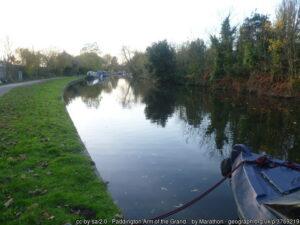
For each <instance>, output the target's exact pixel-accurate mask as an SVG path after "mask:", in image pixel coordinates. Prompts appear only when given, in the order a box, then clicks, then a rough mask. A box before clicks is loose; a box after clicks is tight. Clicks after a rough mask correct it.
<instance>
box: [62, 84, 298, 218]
mask: <svg viewBox="0 0 300 225" xmlns="http://www.w3.org/2000/svg"><path fill="white" fill-rule="evenodd" d="M65 101H66V103H67V108H68V111H69V113H70V115H71V118H72V119H73V122H74V124H75V126H76V127H77V130H78V132H79V134H80V136H81V138H82V139H83V141H84V142H85V144H86V147H87V149H88V151H89V152H90V154H91V155H92V158H93V159H94V161H95V162H96V165H97V168H98V169H99V171H100V173H101V175H102V176H103V178H104V179H106V180H108V181H109V182H110V186H109V190H110V191H111V193H112V195H113V197H114V199H115V200H116V201H118V204H119V206H120V207H121V208H122V209H123V210H124V213H125V215H126V216H127V217H130V218H143V217H149V216H150V215H154V214H156V213H158V212H160V211H164V210H168V209H170V207H171V208H172V207H175V206H176V205H179V204H180V203H182V202H184V201H186V200H189V199H191V198H192V197H194V196H195V194H197V191H196V190H199V191H202V190H203V189H205V188H206V187H208V186H209V185H210V184H212V183H213V182H214V181H215V180H216V179H217V178H218V176H220V174H219V163H220V161H221V160H222V158H224V157H226V156H227V155H228V153H229V152H230V149H231V146H232V144H235V143H245V144H248V145H250V146H252V147H253V148H254V149H259V150H261V151H265V152H267V153H269V154H272V155H274V156H275V157H279V158H284V159H290V160H292V161H297V162H299V161H300V146H299V141H300V126H299V124H300V104H299V102H297V101H295V100H283V99H270V98H261V97H255V96H235V95H233V94H230V93H215V94H213V95H212V94H208V93H207V92H206V91H205V90H202V89H201V88H197V87H193V88H192V87H179V86H177V87H174V86H173V87H159V86H158V87H157V86H155V85H153V84H152V83H150V82H148V81H142V82H134V81H128V80H124V79H117V78H112V79H109V80H105V81H104V82H103V83H102V84H96V85H92V86H89V85H87V84H86V83H85V82H81V83H78V84H77V85H74V86H72V87H70V88H69V89H68V90H67V92H66V93H65ZM220 201H223V202H224V204H226V208H224V207H222V205H220V204H218V202H220ZM176 217H178V218H223V219H224V218H231V219H232V218H233V219H235V218H236V211H235V205H234V202H233V199H232V195H231V191H230V188H229V187H228V186H223V187H221V188H220V189H219V190H218V191H217V192H216V193H214V194H212V195H211V196H209V197H208V198H206V199H205V200H204V202H202V203H199V204H197V205H196V206H194V207H193V208H192V209H191V210H187V211H184V212H182V213H181V214H179V215H177V216H176Z"/></svg>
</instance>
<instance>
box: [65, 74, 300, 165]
mask: <svg viewBox="0 0 300 225" xmlns="http://www.w3.org/2000/svg"><path fill="white" fill-rule="evenodd" d="M114 90H118V96H117V97H118V98H119V102H120V104H121V105H122V107H124V108H131V107H132V106H133V105H135V104H145V109H144V113H145V117H146V119H148V120H150V121H151V122H152V123H155V124H157V125H159V126H161V127H165V126H166V125H167V123H168V119H169V118H170V117H172V116H175V115H176V116H178V118H179V120H180V121H181V122H182V123H183V124H184V126H183V129H184V131H183V133H184V135H186V137H187V141H188V140H189V139H191V138H195V137H200V139H203V138H204V136H212V137H214V141H215V146H216V148H217V149H219V152H220V154H222V151H223V148H224V144H225V143H229V144H235V143H245V144H247V145H249V146H251V147H252V148H253V149H259V150H263V151H265V152H267V153H269V154H271V155H274V156H275V157H280V158H283V159H290V160H293V161H298V162H299V161H300V144H299V141H300V125H299V124H300V104H299V101H297V100H283V99H274V98H263V97H257V96H249V95H247V96H236V95H234V94H230V93H224V92H216V91H215V92H214V93H213V94H211V92H209V93H208V92H207V91H206V90H204V89H202V88H200V87H182V86H163V87H160V86H155V85H153V83H151V82H149V81H146V80H143V81H140V82H137V81H131V80H125V79H118V78H111V79H108V80H105V81H104V82H102V83H98V84H95V85H87V83H86V82H84V81H82V82H80V83H78V84H76V85H73V86H71V87H70V88H68V90H67V91H66V93H65V96H64V97H65V101H66V103H67V104H68V103H70V102H71V101H72V99H74V98H76V97H81V99H82V101H83V102H84V103H85V104H86V105H87V106H88V107H94V108H98V107H99V106H100V104H101V99H102V97H101V95H102V94H103V93H112V92H113V91H114ZM204 121H207V126H204ZM203 129H204V134H205V135H204V136H200V134H202V133H203ZM200 141H201V140H200Z"/></svg>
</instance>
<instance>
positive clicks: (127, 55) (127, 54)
mask: <svg viewBox="0 0 300 225" xmlns="http://www.w3.org/2000/svg"><path fill="white" fill-rule="evenodd" d="M121 54H122V57H123V61H125V63H126V64H128V63H129V62H130V61H131V59H132V51H131V50H130V48H129V47H128V46H123V47H122V49H121Z"/></svg>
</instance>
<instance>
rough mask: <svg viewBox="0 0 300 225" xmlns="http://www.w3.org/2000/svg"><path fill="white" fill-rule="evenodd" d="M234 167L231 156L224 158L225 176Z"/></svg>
mask: <svg viewBox="0 0 300 225" xmlns="http://www.w3.org/2000/svg"><path fill="white" fill-rule="evenodd" d="M231 169H232V161H231V159H230V158H226V159H223V161H222V162H221V173H222V176H223V177H227V176H228V174H229V173H230V172H231Z"/></svg>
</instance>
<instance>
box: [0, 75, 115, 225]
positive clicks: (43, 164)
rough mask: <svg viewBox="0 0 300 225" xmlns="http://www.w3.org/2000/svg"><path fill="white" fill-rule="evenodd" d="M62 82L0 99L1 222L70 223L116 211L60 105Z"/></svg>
mask: <svg viewBox="0 0 300 225" xmlns="http://www.w3.org/2000/svg"><path fill="white" fill-rule="evenodd" d="M74 79H75V78H63V79H58V80H53V81H49V82H46V83H42V84H36V85H32V86H28V87H22V88H16V89H14V90H11V91H10V92H9V93H7V94H5V95H4V96H2V97H0V171H1V172H0V224H30V225H31V224H60V225H62V224H66V223H71V224H75V220H76V219H107V221H108V223H109V222H110V220H111V219H112V218H113V217H115V216H116V215H117V214H118V213H119V210H118V208H117V207H116V206H115V204H114V203H113V201H112V199H111V197H110V195H109V194H108V193H107V190H106V185H105V184H104V183H103V182H102V181H101V180H100V179H99V178H98V177H97V175H96V174H95V173H94V166H93V165H94V164H93V162H92V161H91V159H90V158H89V157H88V156H87V155H85V154H84V146H83V145H82V143H81V141H80V139H79V137H78V134H77V131H76V129H75V127H74V125H73V123H72V121H71V119H70V118H69V115H68V114H67V112H66V110H65V105H64V102H63V101H62V97H61V95H62V92H63V89H64V87H65V86H66V85H67V84H68V83H69V82H71V81H72V80H74Z"/></svg>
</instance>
